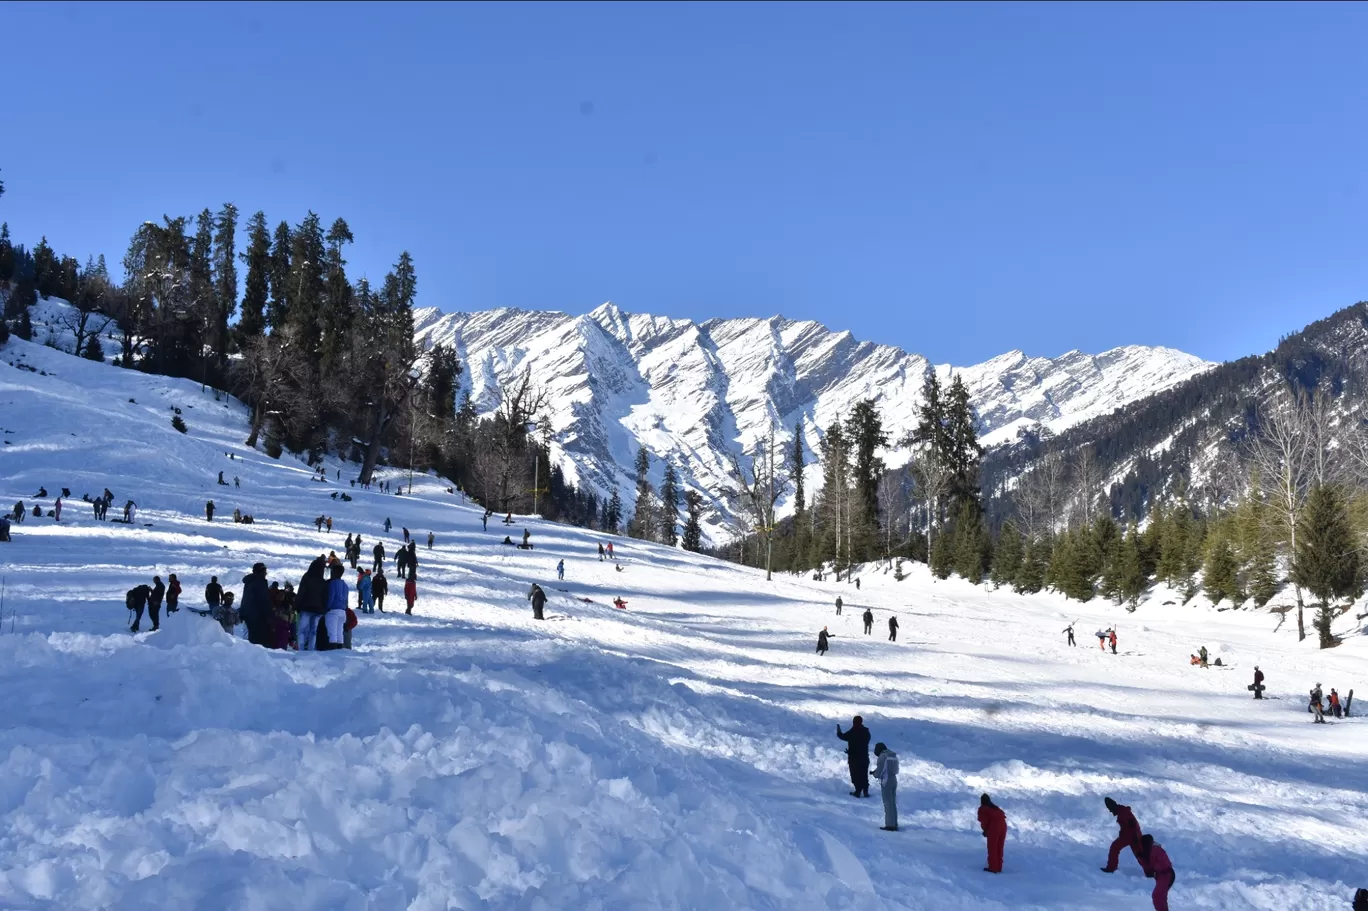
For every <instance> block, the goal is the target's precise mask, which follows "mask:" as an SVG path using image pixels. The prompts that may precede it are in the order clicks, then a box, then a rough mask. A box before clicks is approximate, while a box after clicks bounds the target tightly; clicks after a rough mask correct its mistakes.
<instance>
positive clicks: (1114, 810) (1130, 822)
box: [1102, 797, 1145, 873]
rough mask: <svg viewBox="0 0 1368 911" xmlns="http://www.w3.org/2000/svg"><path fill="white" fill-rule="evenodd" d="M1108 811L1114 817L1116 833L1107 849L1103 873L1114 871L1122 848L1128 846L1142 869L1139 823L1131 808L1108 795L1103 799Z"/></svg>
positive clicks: (1143, 862)
mask: <svg viewBox="0 0 1368 911" xmlns="http://www.w3.org/2000/svg"><path fill="white" fill-rule="evenodd" d="M1103 803H1105V804H1106V805H1107V810H1108V812H1110V813H1111V815H1113V816H1115V817H1116V825H1117V835H1116V839H1115V840H1114V841H1113V842H1112V843H1111V847H1110V848H1108V849H1107V865H1106V866H1105V867H1103V868H1102V872H1103V873H1115V872H1116V865H1117V863H1118V861H1119V860H1120V857H1121V849H1122V848H1126V847H1128V848H1130V849H1131V853H1132V854H1134V855H1135V859H1136V860H1137V861H1139V862H1140V867H1141V869H1144V866H1145V861H1144V858H1142V857H1141V855H1140V835H1141V832H1140V823H1139V822H1138V821H1137V820H1136V818H1135V814H1134V813H1132V812H1131V808H1130V807H1128V806H1126V805H1125V804H1120V803H1117V802H1116V801H1114V800H1112V799H1111V798H1110V797H1108V798H1106V799H1104V801H1103Z"/></svg>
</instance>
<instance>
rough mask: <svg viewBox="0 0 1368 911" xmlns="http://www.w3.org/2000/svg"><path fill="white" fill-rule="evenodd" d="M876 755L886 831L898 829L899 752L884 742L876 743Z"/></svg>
mask: <svg viewBox="0 0 1368 911" xmlns="http://www.w3.org/2000/svg"><path fill="white" fill-rule="evenodd" d="M874 755H875V756H877V757H878V763H877V764H876V765H875V766H874V777H875V778H877V779H879V793H880V794H881V795H882V796H883V805H884V824H883V825H882V826H880V828H881V829H882V830H883V831H885V832H896V831H898V754H897V753H895V752H893V751H892V750H890V749H889V748H888V747H886V746H884V745H883V744H882V743H876V744H874Z"/></svg>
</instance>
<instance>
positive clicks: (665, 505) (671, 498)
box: [658, 459, 679, 547]
mask: <svg viewBox="0 0 1368 911" xmlns="http://www.w3.org/2000/svg"><path fill="white" fill-rule="evenodd" d="M678 523H679V479H678V477H677V476H676V475H675V470H674V465H672V464H671V463H670V461H669V460H668V459H667V460H666V461H665V478H664V480H662V481H661V482H660V520H659V523H658V524H659V527H660V543H661V544H664V545H666V546H668V547H674V546H675V545H676V544H678V543H679V534H678Z"/></svg>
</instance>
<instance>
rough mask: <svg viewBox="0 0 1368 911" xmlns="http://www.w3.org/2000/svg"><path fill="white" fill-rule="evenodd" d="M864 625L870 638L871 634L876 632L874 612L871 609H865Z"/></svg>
mask: <svg viewBox="0 0 1368 911" xmlns="http://www.w3.org/2000/svg"><path fill="white" fill-rule="evenodd" d="M864 625H865V635H866V636H868V635H869V634H870V633H872V632H873V631H874V612H873V611H872V610H870V609H869V608H865V612H864Z"/></svg>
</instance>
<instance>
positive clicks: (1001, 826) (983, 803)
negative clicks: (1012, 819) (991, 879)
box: [978, 794, 1007, 873]
mask: <svg viewBox="0 0 1368 911" xmlns="http://www.w3.org/2000/svg"><path fill="white" fill-rule="evenodd" d="M978 821H979V828H980V829H982V830H983V837H984V838H986V839H988V866H986V867H984V868H983V870H984V872H985V873H1001V872H1002V847H1003V845H1005V844H1006V843H1007V814H1006V813H1003V812H1002V810H1001V809H999V808H998V806H997V804H995V803H993V798H991V797H989V796H988V795H987V794H984V795H982V796H980V797H979V811H978Z"/></svg>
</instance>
